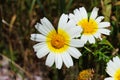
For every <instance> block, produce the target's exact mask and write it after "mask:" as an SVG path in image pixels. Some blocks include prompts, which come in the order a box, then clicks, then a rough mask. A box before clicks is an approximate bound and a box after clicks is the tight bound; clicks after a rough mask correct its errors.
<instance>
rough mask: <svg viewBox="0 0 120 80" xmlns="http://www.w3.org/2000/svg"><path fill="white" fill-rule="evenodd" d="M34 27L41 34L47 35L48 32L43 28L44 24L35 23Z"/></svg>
mask: <svg viewBox="0 0 120 80" xmlns="http://www.w3.org/2000/svg"><path fill="white" fill-rule="evenodd" d="M35 28H36V29H37V30H38V31H39V32H40V33H41V34H43V35H47V34H48V32H47V31H46V30H45V28H44V26H43V25H41V24H40V23H37V24H36V25H35Z"/></svg>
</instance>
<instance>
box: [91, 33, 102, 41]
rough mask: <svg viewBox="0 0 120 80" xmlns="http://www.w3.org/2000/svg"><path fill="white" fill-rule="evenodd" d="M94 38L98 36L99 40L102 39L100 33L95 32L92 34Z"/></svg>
mask: <svg viewBox="0 0 120 80" xmlns="http://www.w3.org/2000/svg"><path fill="white" fill-rule="evenodd" d="M93 35H94V37H95V38H99V39H100V40H102V38H101V33H99V32H96V33H95V34H93Z"/></svg>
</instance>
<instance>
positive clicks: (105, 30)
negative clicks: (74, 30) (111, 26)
mask: <svg viewBox="0 0 120 80" xmlns="http://www.w3.org/2000/svg"><path fill="white" fill-rule="evenodd" d="M98 32H100V33H102V34H105V35H110V30H108V29H99V30H98Z"/></svg>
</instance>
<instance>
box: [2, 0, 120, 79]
mask: <svg viewBox="0 0 120 80" xmlns="http://www.w3.org/2000/svg"><path fill="white" fill-rule="evenodd" d="M81 6H84V7H85V8H86V10H87V11H88V12H89V13H90V12H91V11H92V9H93V8H94V7H98V8H99V15H103V16H105V19H104V20H105V21H109V22H110V23H111V26H110V28H109V29H110V30H111V34H110V36H107V37H105V36H103V37H104V39H103V40H102V41H99V42H98V43H96V44H94V45H86V47H84V48H82V49H80V50H81V52H82V53H83V56H82V57H81V58H80V59H79V60H76V59H74V62H75V66H74V67H71V68H69V69H67V68H66V67H64V66H63V68H62V69H61V70H57V69H55V68H54V66H53V67H52V68H49V67H47V66H45V60H46V57H45V58H42V59H38V58H37V57H36V55H35V52H34V51H33V48H32V46H33V45H34V44H35V42H33V41H31V40H30V35H31V34H32V33H36V32H38V31H37V30H35V28H34V25H35V24H36V23H37V22H39V21H40V19H41V18H43V17H47V18H48V19H49V20H50V21H51V23H52V24H53V25H54V26H55V27H56V26H57V23H58V20H59V17H60V16H61V14H62V13H66V14H69V13H71V12H73V10H74V9H76V8H79V7H81ZM119 49H120V1H119V0H0V55H1V58H0V59H1V61H2V60H3V58H4V57H5V58H7V60H8V61H9V62H10V65H9V70H11V71H12V73H11V74H13V75H15V76H16V74H17V73H18V74H20V75H21V76H22V79H23V80H24V79H25V78H28V79H30V80H37V79H34V78H33V75H37V76H40V77H42V79H38V80H76V79H77V76H78V74H79V72H80V71H82V70H84V69H88V68H93V69H94V77H93V78H92V80H98V78H99V80H103V78H104V77H105V76H108V75H107V74H106V72H105V67H106V63H107V62H108V60H109V59H111V58H112V57H113V56H115V55H119V54H120V51H119ZM3 56H4V57H3ZM0 65H1V66H3V64H2V63H0ZM101 65H102V66H101ZM16 80H17V79H16Z"/></svg>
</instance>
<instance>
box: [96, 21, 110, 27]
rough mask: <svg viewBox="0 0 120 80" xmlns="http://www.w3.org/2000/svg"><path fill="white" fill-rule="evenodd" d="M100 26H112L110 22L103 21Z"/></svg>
mask: <svg viewBox="0 0 120 80" xmlns="http://www.w3.org/2000/svg"><path fill="white" fill-rule="evenodd" d="M98 26H99V28H105V27H110V23H109V22H101V23H99V25H98Z"/></svg>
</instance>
